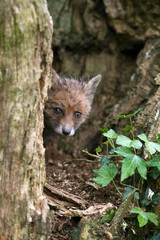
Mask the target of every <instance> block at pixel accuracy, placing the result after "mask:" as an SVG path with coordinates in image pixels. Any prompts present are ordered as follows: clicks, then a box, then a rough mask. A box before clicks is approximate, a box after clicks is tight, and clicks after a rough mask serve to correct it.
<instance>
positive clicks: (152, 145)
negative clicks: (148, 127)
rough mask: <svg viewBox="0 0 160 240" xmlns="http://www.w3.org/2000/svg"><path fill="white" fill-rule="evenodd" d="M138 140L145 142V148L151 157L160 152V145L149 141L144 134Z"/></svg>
mask: <svg viewBox="0 0 160 240" xmlns="http://www.w3.org/2000/svg"><path fill="white" fill-rule="evenodd" d="M138 138H140V139H141V140H142V141H144V142H145V147H146V148H147V150H148V152H149V153H150V154H151V155H153V154H154V153H155V152H156V151H157V152H160V144H159V143H155V142H151V141H149V140H148V138H147V136H146V135H145V134H144V133H142V134H140V135H138Z"/></svg>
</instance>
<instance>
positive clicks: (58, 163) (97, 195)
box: [46, 158, 123, 240]
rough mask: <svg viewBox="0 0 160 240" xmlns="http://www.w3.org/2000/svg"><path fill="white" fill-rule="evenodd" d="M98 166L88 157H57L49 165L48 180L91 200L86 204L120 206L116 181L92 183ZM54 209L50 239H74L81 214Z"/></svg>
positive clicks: (61, 188)
mask: <svg viewBox="0 0 160 240" xmlns="http://www.w3.org/2000/svg"><path fill="white" fill-rule="evenodd" d="M98 167H99V163H98V162H97V163H95V162H87V161H86V160H85V159H84V160H82V159H81V160H79V159H70V158H69V159H65V160H64V159H59V160H58V159H56V160H54V162H53V163H52V164H48V165H47V167H46V169H47V182H48V183H49V184H50V185H52V186H54V187H56V188H57V189H60V190H64V191H67V192H69V193H71V194H74V195H77V196H78V197H79V196H80V197H81V198H82V199H84V200H85V201H87V206H86V207H90V206H93V205H95V204H107V203H109V202H110V203H112V204H113V205H115V206H118V205H119V204H120V201H121V200H120V198H119V195H118V193H117V192H116V191H115V188H114V186H113V185H110V186H109V187H107V188H99V189H96V188H95V187H94V185H93V186H92V178H93V177H94V176H95V175H94V173H93V169H97V168H98ZM54 210H55V211H54V216H53V218H52V232H51V235H50V238H49V239H50V240H70V239H72V240H74V238H73V237H72V234H73V231H74V229H75V228H76V227H77V226H78V223H79V221H80V217H65V216H63V215H60V214H59V212H58V210H57V211H56V209H54ZM122 239H123V238H122Z"/></svg>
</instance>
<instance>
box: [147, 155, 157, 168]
mask: <svg viewBox="0 0 160 240" xmlns="http://www.w3.org/2000/svg"><path fill="white" fill-rule="evenodd" d="M147 165H148V166H149V167H157V168H158V170H159V171H160V156H154V157H153V158H152V159H151V160H150V161H148V162H147Z"/></svg>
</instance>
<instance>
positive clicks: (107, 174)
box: [93, 163, 118, 187]
mask: <svg viewBox="0 0 160 240" xmlns="http://www.w3.org/2000/svg"><path fill="white" fill-rule="evenodd" d="M117 172H118V169H117V167H116V165H115V164H113V163H109V164H108V165H103V166H102V167H101V168H100V169H96V170H94V173H96V174H97V175H98V177H96V178H93V181H94V182H96V183H97V184H100V185H102V187H106V186H107V185H108V184H109V183H110V182H111V181H112V180H113V179H114V177H115V176H116V174H117Z"/></svg>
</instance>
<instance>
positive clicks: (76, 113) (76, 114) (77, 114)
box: [74, 112, 82, 118]
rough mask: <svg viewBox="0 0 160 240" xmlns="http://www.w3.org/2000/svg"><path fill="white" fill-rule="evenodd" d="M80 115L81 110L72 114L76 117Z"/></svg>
mask: <svg viewBox="0 0 160 240" xmlns="http://www.w3.org/2000/svg"><path fill="white" fill-rule="evenodd" d="M81 115H82V113H81V112H74V116H75V117H76V118H80V117H81Z"/></svg>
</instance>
